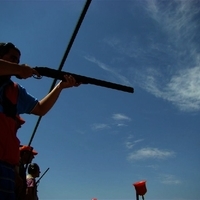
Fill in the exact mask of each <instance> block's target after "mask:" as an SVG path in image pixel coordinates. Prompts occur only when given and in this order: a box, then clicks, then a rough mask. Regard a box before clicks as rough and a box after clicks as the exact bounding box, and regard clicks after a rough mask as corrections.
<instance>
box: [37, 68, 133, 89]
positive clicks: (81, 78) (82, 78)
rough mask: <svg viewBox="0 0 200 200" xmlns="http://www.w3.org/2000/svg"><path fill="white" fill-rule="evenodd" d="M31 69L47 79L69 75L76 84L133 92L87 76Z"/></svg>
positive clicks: (48, 69)
mask: <svg viewBox="0 0 200 200" xmlns="http://www.w3.org/2000/svg"><path fill="white" fill-rule="evenodd" d="M33 69H35V70H36V71H37V72H38V73H39V74H40V75H41V76H46V77H49V78H54V79H58V80H64V75H71V76H73V77H74V78H75V80H76V82H77V83H81V84H92V85H97V86H101V87H107V88H111V89H115V90H120V91H124V92H129V93H133V92H134V89H133V88H132V87H129V86H125V85H120V84H116V83H111V82H108V81H103V80H99V79H95V78H90V77H87V76H81V75H77V74H72V73H69V72H64V71H59V70H56V69H51V68H48V67H34V68H33ZM34 77H35V78H40V77H36V76H34Z"/></svg>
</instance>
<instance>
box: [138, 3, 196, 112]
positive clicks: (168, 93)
mask: <svg viewBox="0 0 200 200" xmlns="http://www.w3.org/2000/svg"><path fill="white" fill-rule="evenodd" d="M146 2H147V10H148V11H149V13H150V16H151V17H152V18H153V19H154V20H155V21H157V22H158V24H159V25H160V27H161V28H162V29H163V30H165V31H166V33H167V35H168V40H169V43H168V45H170V44H171V45H172V46H173V48H174V49H175V50H174V51H173V54H175V55H173V54H171V55H172V57H174V56H176V59H175V60H174V61H175V65H176V67H174V66H173V67H174V68H175V69H177V70H176V72H175V73H174V74H171V78H168V80H167V79H165V80H166V81H165V83H164V84H161V81H160V80H161V78H162V79H163V78H164V74H161V71H159V70H158V69H153V70H147V71H146V73H145V75H143V80H144V82H143V83H144V84H142V85H141V86H142V87H143V88H144V89H146V90H147V91H148V92H150V93H152V94H154V95H155V96H157V97H161V98H163V99H166V100H168V101H170V102H172V103H173V104H174V105H176V106H178V107H179V108H180V109H181V110H184V111H196V110H200V77H199V74H200V54H199V51H198V46H197V45H196V41H195V37H196V36H197V34H198V32H197V28H198V27H199V26H198V24H197V21H195V20H194V19H195V16H196V14H197V13H200V8H199V7H198V6H196V5H195V2H194V1H169V2H168V3H167V2H161V1H158V0H152V1H146ZM169 50H170V49H168V48H166V50H165V51H166V53H167V54H170V53H172V52H171V51H169ZM158 74H159V75H158ZM168 75H170V74H168ZM141 77H142V76H141ZM168 77H169V76H168Z"/></svg>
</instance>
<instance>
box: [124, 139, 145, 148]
mask: <svg viewBox="0 0 200 200" xmlns="http://www.w3.org/2000/svg"><path fill="white" fill-rule="evenodd" d="M143 140H144V139H139V140H135V141H127V142H125V146H126V148H127V149H132V148H133V147H134V146H135V145H136V144H138V143H140V142H142V141H143Z"/></svg>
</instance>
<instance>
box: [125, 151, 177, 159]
mask: <svg viewBox="0 0 200 200" xmlns="http://www.w3.org/2000/svg"><path fill="white" fill-rule="evenodd" d="M174 155H175V153H174V152H173V151H165V150H160V149H157V148H142V149H139V150H137V151H134V152H132V153H130V154H129V155H128V160H129V161H132V160H144V159H165V158H169V157H172V156H174Z"/></svg>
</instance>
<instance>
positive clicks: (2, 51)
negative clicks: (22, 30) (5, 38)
mask: <svg viewBox="0 0 200 200" xmlns="http://www.w3.org/2000/svg"><path fill="white" fill-rule="evenodd" d="M20 56H21V52H20V50H19V49H18V48H17V47H16V46H15V45H14V44H12V43H10V42H9V43H0V59H2V60H6V61H9V62H13V63H17V64H18V63H19V62H20Z"/></svg>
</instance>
